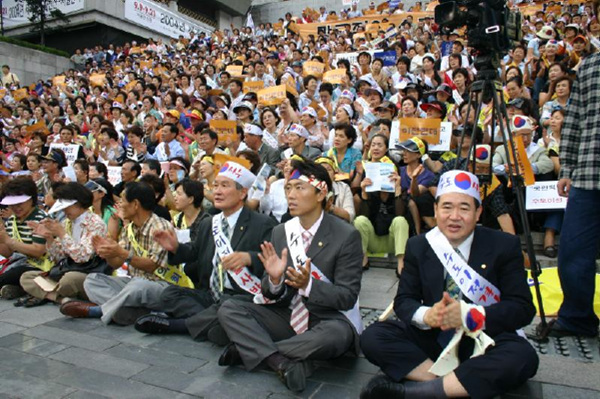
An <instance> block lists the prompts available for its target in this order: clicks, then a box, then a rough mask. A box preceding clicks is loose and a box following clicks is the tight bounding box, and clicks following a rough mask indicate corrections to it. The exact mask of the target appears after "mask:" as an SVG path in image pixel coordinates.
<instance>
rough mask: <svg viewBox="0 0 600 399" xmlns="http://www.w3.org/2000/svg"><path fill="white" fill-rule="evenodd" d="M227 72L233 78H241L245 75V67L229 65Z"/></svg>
mask: <svg viewBox="0 0 600 399" xmlns="http://www.w3.org/2000/svg"><path fill="white" fill-rule="evenodd" d="M225 72H227V73H229V74H230V75H231V77H232V78H239V77H241V76H242V75H244V66H243V65H228V66H227V68H225Z"/></svg>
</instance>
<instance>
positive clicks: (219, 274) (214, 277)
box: [209, 218, 229, 302]
mask: <svg viewBox="0 0 600 399" xmlns="http://www.w3.org/2000/svg"><path fill="white" fill-rule="evenodd" d="M221 231H222V232H223V235H224V236H225V237H226V238H227V239H229V223H227V219H226V218H223V220H222V221H221ZM217 256H218V255H217ZM209 285H210V295H211V296H212V298H213V299H214V301H215V302H219V299H221V294H222V293H223V266H222V264H221V259H217V264H216V265H214V266H213V269H212V273H211V274H210V280H209Z"/></svg>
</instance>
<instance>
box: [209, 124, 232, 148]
mask: <svg viewBox="0 0 600 399" xmlns="http://www.w3.org/2000/svg"><path fill="white" fill-rule="evenodd" d="M209 126H210V128H211V130H214V131H215V132H216V133H217V135H218V136H219V143H220V144H225V143H227V142H228V141H235V140H237V138H238V134H237V130H236V128H237V122H236V121H228V120H215V119H211V121H210V122H209Z"/></svg>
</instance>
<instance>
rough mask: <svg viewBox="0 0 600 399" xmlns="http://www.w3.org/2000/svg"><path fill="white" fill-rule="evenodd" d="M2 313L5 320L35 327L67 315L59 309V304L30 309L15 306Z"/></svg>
mask: <svg viewBox="0 0 600 399" xmlns="http://www.w3.org/2000/svg"><path fill="white" fill-rule="evenodd" d="M1 315H2V321H3V322H6V323H12V324H16V325H19V326H23V327H35V326H39V325H41V324H44V323H47V322H49V321H52V320H55V319H59V318H64V317H65V316H63V315H62V314H61V313H60V312H59V311H58V307H57V306H54V305H51V304H47V305H44V306H38V307H35V308H29V309H24V308H15V307H14V306H13V308H12V309H9V310H6V311H4V312H2V313H1Z"/></svg>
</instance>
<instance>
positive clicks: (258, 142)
mask: <svg viewBox="0 0 600 399" xmlns="http://www.w3.org/2000/svg"><path fill="white" fill-rule="evenodd" d="M262 138H263V130H262V129H261V128H260V127H259V126H257V125H255V124H253V123H247V124H246V126H244V142H245V143H246V145H247V146H248V148H250V149H251V150H252V151H254V152H256V153H258V156H259V157H260V163H261V164H263V165H264V164H267V165H269V166H270V167H271V168H272V170H273V171H274V170H275V169H276V168H277V163H278V162H279V159H280V158H279V150H276V149H275V148H273V147H271V146H269V145H267V144H265V143H263V140H262Z"/></svg>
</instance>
